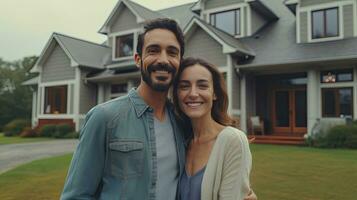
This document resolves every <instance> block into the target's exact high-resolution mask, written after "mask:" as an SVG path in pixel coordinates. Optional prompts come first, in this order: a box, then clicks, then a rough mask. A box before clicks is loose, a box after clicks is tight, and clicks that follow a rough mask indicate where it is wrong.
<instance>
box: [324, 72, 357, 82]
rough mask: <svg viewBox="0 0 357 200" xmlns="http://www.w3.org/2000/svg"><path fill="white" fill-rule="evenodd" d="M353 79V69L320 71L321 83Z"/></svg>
mask: <svg viewBox="0 0 357 200" xmlns="http://www.w3.org/2000/svg"><path fill="white" fill-rule="evenodd" d="M348 81H353V70H352V69H345V70H330V71H322V72H321V83H336V82H348Z"/></svg>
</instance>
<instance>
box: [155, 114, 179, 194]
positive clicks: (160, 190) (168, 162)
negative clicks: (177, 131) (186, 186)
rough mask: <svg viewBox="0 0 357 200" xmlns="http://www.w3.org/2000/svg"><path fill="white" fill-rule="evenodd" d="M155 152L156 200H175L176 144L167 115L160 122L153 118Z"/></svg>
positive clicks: (177, 169) (177, 170) (176, 177)
mask: <svg viewBox="0 0 357 200" xmlns="http://www.w3.org/2000/svg"><path fill="white" fill-rule="evenodd" d="M154 128H155V138H156V150H157V169H158V170H157V171H158V172H157V185H156V199H157V200H175V198H176V192H177V184H178V178H179V177H178V176H179V167H178V157H177V150H176V142H175V137H174V133H173V129H172V126H171V123H170V119H169V115H168V113H167V111H165V120H164V121H162V122H160V121H159V120H157V119H156V118H155V117H154Z"/></svg>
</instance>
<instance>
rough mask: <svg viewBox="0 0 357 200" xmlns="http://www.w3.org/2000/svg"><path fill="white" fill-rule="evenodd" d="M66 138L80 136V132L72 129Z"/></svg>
mask: <svg viewBox="0 0 357 200" xmlns="http://www.w3.org/2000/svg"><path fill="white" fill-rule="evenodd" d="M64 138H79V132H76V131H72V132H70V133H67V135H65V136H64Z"/></svg>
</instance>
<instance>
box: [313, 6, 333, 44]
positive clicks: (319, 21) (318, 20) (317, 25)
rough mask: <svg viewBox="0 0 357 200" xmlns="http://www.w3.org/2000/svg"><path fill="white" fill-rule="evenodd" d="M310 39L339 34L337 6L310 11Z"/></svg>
mask: <svg viewBox="0 0 357 200" xmlns="http://www.w3.org/2000/svg"><path fill="white" fill-rule="evenodd" d="M311 18H312V39H318V38H327V37H337V36H338V35H339V28H338V27H339V22H338V8H329V9H324V10H316V11H313V12H312V15H311Z"/></svg>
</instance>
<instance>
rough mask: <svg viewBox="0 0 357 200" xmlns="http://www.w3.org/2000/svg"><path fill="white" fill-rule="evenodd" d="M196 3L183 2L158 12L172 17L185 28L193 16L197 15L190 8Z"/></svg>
mask: <svg viewBox="0 0 357 200" xmlns="http://www.w3.org/2000/svg"><path fill="white" fill-rule="evenodd" d="M194 4H195V3H188V4H183V5H180V6H175V7H171V8H166V9H163V10H158V11H157V12H159V13H161V14H162V15H164V16H166V17H169V18H171V19H175V20H176V21H177V22H178V23H179V25H180V26H181V27H182V28H183V27H185V26H186V25H187V24H188V23H189V22H190V20H191V19H192V17H194V16H197V15H196V14H195V13H193V12H192V11H191V9H190V8H191V7H192V6H193V5H194Z"/></svg>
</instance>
